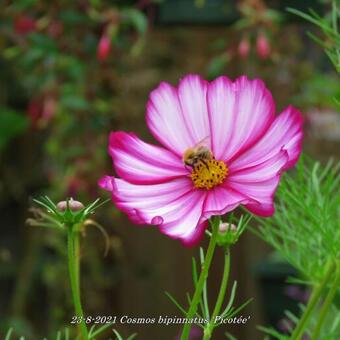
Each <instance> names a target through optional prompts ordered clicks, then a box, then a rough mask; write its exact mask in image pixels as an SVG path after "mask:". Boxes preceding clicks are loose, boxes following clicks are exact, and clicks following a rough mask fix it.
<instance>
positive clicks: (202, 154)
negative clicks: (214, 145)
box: [183, 137, 214, 169]
mask: <svg viewBox="0 0 340 340" xmlns="http://www.w3.org/2000/svg"><path fill="white" fill-rule="evenodd" d="M207 138H208V137H206V138H204V139H203V140H202V141H200V142H199V143H197V144H196V145H195V146H194V147H192V148H189V149H187V150H185V152H184V154H183V163H184V164H185V165H187V166H190V167H192V168H194V167H195V165H196V164H198V163H200V162H201V163H203V164H204V165H205V166H206V167H207V168H208V169H209V166H208V164H207V161H210V160H212V159H214V155H213V154H212V152H211V151H210V149H209V148H208V147H207V146H206V145H205V141H206V139H207Z"/></svg>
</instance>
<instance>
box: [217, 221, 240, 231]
mask: <svg viewBox="0 0 340 340" xmlns="http://www.w3.org/2000/svg"><path fill="white" fill-rule="evenodd" d="M236 230H237V227H236V225H235V224H232V223H224V222H221V223H220V225H219V227H218V231H219V232H220V233H225V232H227V231H232V232H235V231H236Z"/></svg>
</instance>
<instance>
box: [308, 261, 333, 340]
mask: <svg viewBox="0 0 340 340" xmlns="http://www.w3.org/2000/svg"><path fill="white" fill-rule="evenodd" d="M336 267H337V269H336V275H335V279H334V281H333V285H332V286H331V288H330V290H329V292H328V294H327V296H326V299H325V301H324V303H323V305H322V308H321V310H320V314H319V318H318V321H317V324H316V326H315V329H314V332H313V334H312V338H311V340H317V339H319V334H320V331H321V327H322V325H323V322H324V320H325V317H326V315H327V312H328V310H329V307H330V306H331V304H332V301H333V299H334V296H335V294H336V292H337V290H338V288H339V286H340V261H337V263H336Z"/></svg>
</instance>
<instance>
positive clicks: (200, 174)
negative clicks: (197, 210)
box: [190, 159, 228, 190]
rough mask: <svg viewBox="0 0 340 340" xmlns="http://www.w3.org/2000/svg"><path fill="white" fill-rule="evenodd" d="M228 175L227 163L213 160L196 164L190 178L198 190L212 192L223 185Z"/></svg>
mask: <svg viewBox="0 0 340 340" xmlns="http://www.w3.org/2000/svg"><path fill="white" fill-rule="evenodd" d="M227 175H228V168H227V166H226V165H225V163H224V162H223V161H217V160H215V159H212V160H205V161H204V162H202V161H199V162H198V163H197V164H195V166H194V168H193V171H192V173H191V175H190V177H191V179H192V181H193V183H194V185H195V187H196V188H198V189H208V190H210V189H212V188H213V187H215V186H216V185H219V184H222V183H223V181H224V180H225V178H226V177H227Z"/></svg>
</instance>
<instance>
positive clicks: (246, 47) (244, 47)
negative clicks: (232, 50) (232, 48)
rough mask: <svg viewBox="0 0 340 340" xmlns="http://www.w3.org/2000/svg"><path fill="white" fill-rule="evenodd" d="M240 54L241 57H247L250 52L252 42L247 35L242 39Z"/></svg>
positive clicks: (239, 48)
mask: <svg viewBox="0 0 340 340" xmlns="http://www.w3.org/2000/svg"><path fill="white" fill-rule="evenodd" d="M237 51H238V55H239V56H240V57H241V58H247V57H248V55H249V52H250V42H249V39H248V38H247V37H244V38H242V40H241V41H240V43H239V45H238V48H237Z"/></svg>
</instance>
